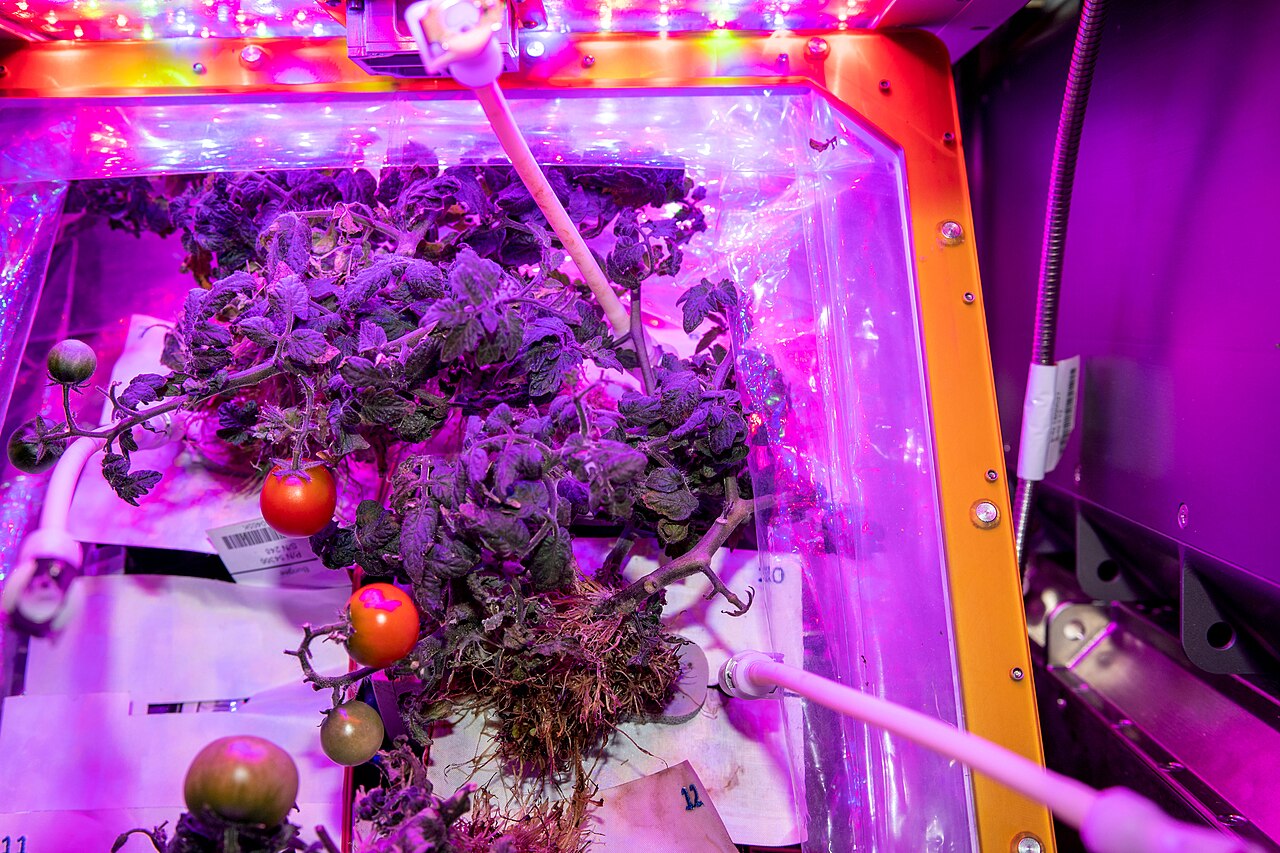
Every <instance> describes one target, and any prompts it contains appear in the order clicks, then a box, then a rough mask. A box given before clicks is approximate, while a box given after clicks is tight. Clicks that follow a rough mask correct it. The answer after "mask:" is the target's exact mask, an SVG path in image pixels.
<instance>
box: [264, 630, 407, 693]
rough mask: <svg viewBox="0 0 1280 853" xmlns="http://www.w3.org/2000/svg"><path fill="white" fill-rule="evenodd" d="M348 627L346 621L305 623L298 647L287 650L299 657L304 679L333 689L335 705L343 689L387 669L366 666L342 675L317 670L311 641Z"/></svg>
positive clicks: (286, 651)
mask: <svg viewBox="0 0 1280 853" xmlns="http://www.w3.org/2000/svg"><path fill="white" fill-rule="evenodd" d="M346 627H347V624H346V623H345V622H335V623H333V624H332V625H321V626H320V627H319V628H312V627H311V626H310V625H303V626H302V642H301V643H300V644H299V645H298V648H297V649H286V650H285V654H286V655H292V656H293V657H296V658H297V659H298V663H299V665H301V667H302V680H303V681H306V682H309V683H310V684H311V686H312V688H313V689H315V690H324V689H325V688H326V687H327V688H329V689H331V690H333V704H334V705H335V706H336V705H338V704H340V703H341V702H342V691H343V690H345V689H346V688H348V687H350V686H351V685H352V684H355V683H356V682H358V681H360V680H361V679H363V678H368V677H369V676H370V675H373V674H374V673H375V672H380V671H381V670H383V669H386V667H382V666H364V667H361V668H360V669H355V670H352V671H351V672H347V673H344V674H342V675H321V674H320V673H318V672H316V670H315V667H314V666H312V665H311V641H312V640H314V639H315V638H316V637H329V636H331V635H333V634H336V633H338V632H339V631H342V630H344V629H346Z"/></svg>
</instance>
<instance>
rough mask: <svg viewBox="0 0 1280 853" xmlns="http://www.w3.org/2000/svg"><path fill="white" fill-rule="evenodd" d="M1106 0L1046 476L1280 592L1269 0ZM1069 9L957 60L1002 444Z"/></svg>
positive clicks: (1279, 385) (1276, 184) (1013, 404)
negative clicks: (1052, 458)
mask: <svg viewBox="0 0 1280 853" xmlns="http://www.w3.org/2000/svg"><path fill="white" fill-rule="evenodd" d="M1111 7H1112V8H1111V12H1110V16H1109V20H1108V24H1107V30H1106V34H1105V36H1104V39H1103V44H1102V52H1101V56H1100V58H1099V61H1098V67H1097V72H1096V77H1095V80H1094V88H1093V95H1092V98H1091V101H1090V105H1089V114H1088V118H1087V120H1086V122H1085V128H1084V136H1083V141H1082V145H1081V151H1080V162H1079V171H1078V173H1077V178H1076V188H1075V195H1074V201H1073V205H1072V210H1071V222H1070V230H1069V234H1068V242H1067V255H1066V262H1065V267H1064V280H1063V296H1062V308H1061V326H1060V335H1059V339H1058V357H1059V358H1062V357H1066V356H1070V355H1073V354H1075V353H1079V354H1080V355H1082V356H1083V360H1084V378H1083V388H1082V415H1081V418H1082V422H1081V424H1080V425H1079V426H1078V428H1077V434H1076V437H1075V438H1074V439H1073V441H1072V446H1071V448H1070V450H1069V451H1068V454H1067V456H1066V457H1065V458H1064V459H1063V462H1062V464H1061V466H1060V468H1059V469H1058V470H1057V471H1056V472H1054V473H1053V474H1051V475H1050V477H1049V483H1050V484H1051V485H1052V486H1054V487H1056V488H1059V489H1062V490H1064V491H1066V492H1068V493H1070V494H1072V495H1075V496H1078V497H1080V498H1082V499H1083V500H1085V501H1088V502H1090V503H1092V504H1096V505H1098V506H1099V507H1101V508H1103V509H1104V510H1106V511H1108V512H1111V513H1114V514H1116V515H1119V516H1122V517H1123V518H1125V519H1128V520H1130V521H1133V522H1136V523H1137V524H1139V525H1141V526H1143V527H1145V528H1148V529H1150V530H1152V531H1154V532H1155V533H1157V534H1159V535H1160V536H1162V537H1167V538H1168V539H1169V540H1172V541H1175V542H1178V543H1181V544H1182V545H1185V546H1188V547H1190V548H1193V549H1195V550H1197V551H1200V552H1204V553H1206V554H1210V555H1212V556H1214V557H1216V558H1217V559H1218V560H1220V561H1222V562H1224V563H1227V564H1230V565H1231V566H1233V567H1235V571H1237V572H1238V573H1240V576H1241V578H1240V579H1241V580H1244V575H1246V574H1248V575H1253V576H1255V577H1256V578H1259V579H1262V580H1263V581H1265V582H1267V585H1269V586H1270V588H1271V592H1274V593H1276V597H1277V598H1280V498H1278V497H1277V483H1280V207H1278V205H1277V202H1278V201H1280V192H1278V191H1280V174H1277V156H1276V153H1277V146H1278V145H1280V87H1278V86H1277V85H1276V79H1275V72H1276V57H1277V55H1278V54H1277V46H1278V45H1280V3H1276V2H1274V0H1232V2H1230V3H1220V2H1212V0H1198V2H1197V1H1196V0H1168V2H1151V0H1127V2H1125V0H1117V2H1113V3H1112V4H1111ZM1067 23H1068V24H1069V25H1068V26H1060V27H1058V28H1057V29H1056V30H1054V31H1051V32H1045V33H1042V34H1041V36H1040V37H1039V38H1038V39H1037V38H1034V37H1029V36H1027V35H1025V34H1024V36H1023V37H1022V39H1021V44H1020V45H1017V46H1014V47H1012V48H1011V45H1013V42H1012V41H1006V42H1005V49H1006V51H1007V52H1005V53H1003V54H1002V55H1000V56H998V57H997V56H996V54H995V53H994V52H993V49H992V48H991V47H988V46H984V48H982V49H980V50H984V51H985V55H984V56H983V57H981V58H978V57H975V58H974V60H973V61H972V64H971V65H970V66H969V67H967V68H963V69H962V88H961V99H962V103H963V104H964V106H965V108H966V109H965V112H966V114H967V118H968V120H969V137H968V140H967V150H968V151H969V153H970V158H971V160H970V173H971V177H972V180H973V187H974V206H975V212H976V218H977V224H976V227H977V239H978V246H979V258H980V261H981V264H982V273H983V284H984V290H985V292H986V294H987V299H986V307H987V311H988V321H989V323H990V326H991V334H992V352H993V359H994V362H995V375H996V382H997V391H998V396H999V401H1000V407H1001V418H1002V427H1003V432H1004V435H1005V441H1006V444H1007V445H1013V446H1014V447H1015V448H1016V445H1017V440H1016V437H1017V436H1018V434H1019V426H1020V423H1019V422H1020V418H1021V408H1022V394H1023V388H1024V383H1025V380H1026V366H1027V362H1028V359H1029V352H1030V340H1031V320H1032V313H1033V310H1034V289H1035V282H1036V276H1037V271H1038V259H1039V249H1040V237H1041V233H1040V232H1041V228H1042V223H1043V216H1044V211H1043V208H1044V200H1045V192H1046V187H1047V179H1048V171H1049V164H1050V158H1051V153H1052V145H1053V135H1054V131H1055V128H1056V122H1057V113H1058V107H1059V105H1060V102H1061V97H1062V87H1063V84H1064V81H1065V78H1066V70H1067V66H1068V61H1069V57H1070V47H1071V37H1072V35H1073V30H1074V25H1073V22H1067ZM984 64H985V68H984V67H983V65H984ZM966 79H968V80H970V81H971V82H973V84H974V85H972V86H970V87H969V88H968V89H966V88H965V87H964V86H963V81H964V80H966ZM1010 459H1011V460H1012V455H1011V456H1010ZM1184 507H1185V509H1184ZM1169 592H1170V594H1171V595H1172V596H1174V597H1176V595H1177V590H1176V589H1174V590H1170V591H1169Z"/></svg>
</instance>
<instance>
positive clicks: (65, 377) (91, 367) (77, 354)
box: [47, 338, 98, 385]
mask: <svg viewBox="0 0 1280 853" xmlns="http://www.w3.org/2000/svg"><path fill="white" fill-rule="evenodd" d="M47 364H48V366H49V378H50V379H52V380H53V381H54V382H58V383H61V384H63V385H79V384H80V383H81V382H87V381H89V379H90V378H91V377H92V376H93V372H94V371H95V370H97V369H98V356H97V355H96V354H95V353H94V351H93V347H91V346H89V345H88V344H86V343H85V342H84V341H77V340H76V339H75V338H67V339H66V340H65V341H62V342H60V343H57V344H55V345H54V347H53V349H51V350H49V360H48V362H47Z"/></svg>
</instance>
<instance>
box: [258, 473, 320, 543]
mask: <svg viewBox="0 0 1280 853" xmlns="http://www.w3.org/2000/svg"><path fill="white" fill-rule="evenodd" d="M304 474H305V477H304ZM258 505H259V506H260V507H261V508H262V518H263V519H264V520H265V521H266V522H267V524H268V525H269V526H270V527H271V529H272V530H274V531H276V532H277V533H283V534H284V535H285V536H311V535H313V534H316V533H319V532H320V531H321V530H324V528H325V525H327V524H328V523H329V522H330V521H332V520H333V511H334V509H335V508H336V507H337V505H338V487H337V486H336V485H335V484H334V482H333V474H332V473H331V472H330V471H329V469H328V468H324V467H321V466H316V467H315V468H308V469H307V470H306V471H305V472H304V473H303V474H300V473H298V472H296V471H295V472H292V473H283V474H282V473H281V469H280V468H274V469H272V471H271V473H270V474H268V475H267V481H266V482H265V483H263V484H262V497H261V498H259V500H258Z"/></svg>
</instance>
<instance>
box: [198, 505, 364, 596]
mask: <svg viewBox="0 0 1280 853" xmlns="http://www.w3.org/2000/svg"><path fill="white" fill-rule="evenodd" d="M208 536H209V541H210V542H212V543H213V547H214V550H216V551H217V552H218V556H219V557H221V558H222V562H223V563H224V564H225V565H226V567H227V571H228V572H230V573H231V576H232V577H233V578H235V580H236V583H244V584H254V585H257V586H290V587H311V588H323V587H336V586H348V585H350V583H351V582H350V580H349V579H348V578H347V573H346V572H334V571H330V570H329V569H326V568H325V567H324V564H323V563H321V562H320V558H319V557H317V556H316V554H315V552H314V551H312V550H311V542H310V540H308V539H291V538H289V537H287V536H282V535H281V534H279V533H276V532H275V531H274V530H272V529H271V528H270V527H268V526H267V523H266V522H265V521H263V520H262V519H261V518H255V519H253V520H252V521H242V522H240V523H239V524H228V525H227V526H226V527H215V528H214V529H213V530H210V531H209V532H208Z"/></svg>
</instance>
